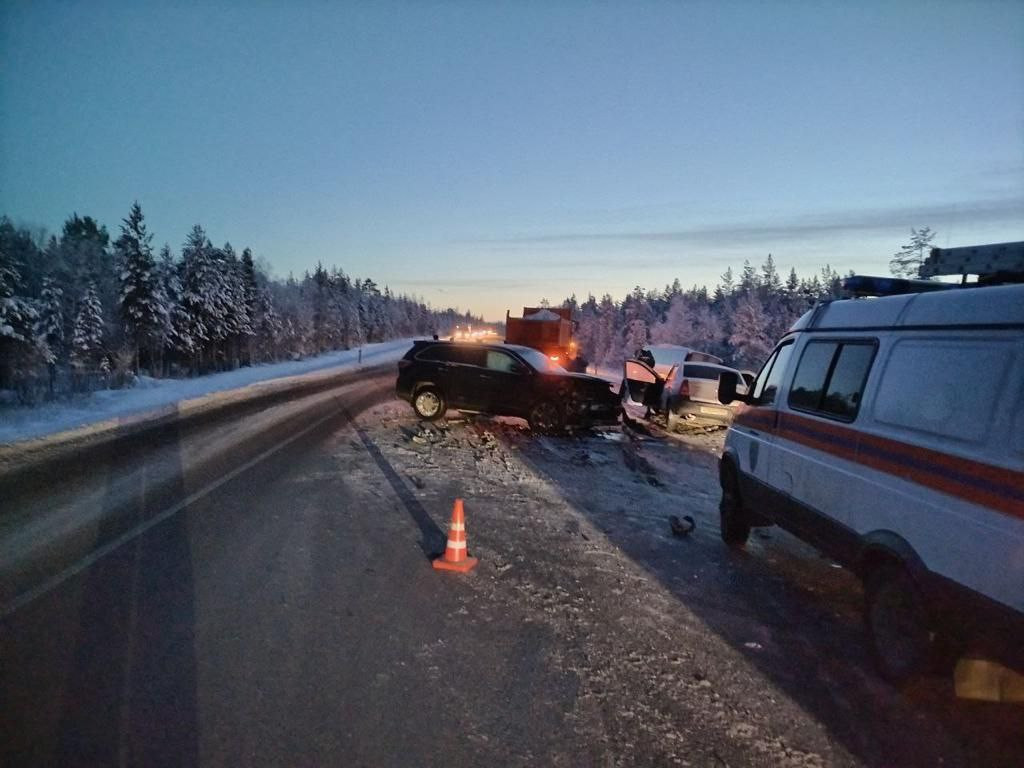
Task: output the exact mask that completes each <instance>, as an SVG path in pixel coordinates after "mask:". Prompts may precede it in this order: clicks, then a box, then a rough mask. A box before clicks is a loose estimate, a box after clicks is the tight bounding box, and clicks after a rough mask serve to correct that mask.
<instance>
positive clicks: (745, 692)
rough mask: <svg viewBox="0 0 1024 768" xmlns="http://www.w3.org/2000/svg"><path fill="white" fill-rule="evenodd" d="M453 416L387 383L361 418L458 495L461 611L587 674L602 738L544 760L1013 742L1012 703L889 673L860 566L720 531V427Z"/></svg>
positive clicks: (718, 756) (426, 496)
mask: <svg viewBox="0 0 1024 768" xmlns="http://www.w3.org/2000/svg"><path fill="white" fill-rule="evenodd" d="M449 417H450V419H449V420H448V421H442V422H439V423H437V424H433V425H428V424H425V423H421V422H418V421H417V420H416V419H415V418H414V416H413V414H412V412H411V409H410V408H409V407H408V405H406V404H402V403H398V402H392V403H388V404H386V405H382V406H378V407H376V408H374V409H372V410H370V411H368V412H366V413H365V414H363V415H362V416H361V417H360V419H359V421H360V423H361V424H362V425H363V429H364V431H365V432H366V437H367V438H368V440H369V441H370V442H372V443H373V444H375V445H376V446H378V447H379V450H380V452H381V454H382V456H383V458H384V459H386V460H387V462H388V463H389V464H390V466H391V468H392V469H393V471H394V475H395V477H394V480H393V485H394V484H401V485H402V488H401V491H402V492H401V493H400V494H399V495H400V497H406V496H408V497H410V498H412V499H414V500H415V502H414V506H415V505H421V507H420V509H426V510H431V512H432V517H433V518H434V519H435V520H436V521H437V523H438V526H439V527H443V526H444V525H445V523H446V521H447V517H446V516H447V514H448V511H449V510H450V508H451V504H452V499H454V498H455V497H461V498H463V499H464V501H465V509H466V519H467V522H466V529H467V533H468V537H469V550H470V553H471V554H472V555H474V556H476V557H479V558H480V565H479V567H478V568H477V570H476V572H475V573H473V574H471V575H470V576H469V577H467V578H465V579H463V580H462V581H461V582H460V585H461V587H462V588H464V589H465V590H466V591H467V592H469V593H472V594H473V595H474V599H472V600H470V601H469V602H470V606H469V607H468V608H466V609H465V610H464V613H465V615H463V616H460V617H459V621H460V622H465V623H467V624H468V625H470V626H471V625H472V624H473V623H474V622H479V623H482V624H483V625H487V624H489V623H494V622H496V621H497V620H498V617H499V616H507V615H509V614H514V615H515V616H516V617H517V620H518V621H520V622H521V623H522V625H523V626H524V628H529V631H534V630H537V629H542V630H543V631H544V632H550V633H551V636H553V637H554V638H555V642H554V644H553V645H552V646H551V647H550V648H549V649H548V651H547V653H548V658H549V659H550V663H552V664H554V665H556V667H557V668H558V669H560V670H562V671H563V672H564V673H565V674H568V675H571V676H572V677H573V678H574V679H575V683H576V686H577V687H576V695H575V698H576V703H575V707H574V708H573V709H572V711H569V712H567V713H566V718H567V723H568V724H569V725H570V727H571V728H572V730H573V731H574V734H573V737H574V738H576V739H578V740H579V741H580V742H581V743H585V744H588V745H590V748H591V749H592V754H589V755H587V754H580V755H577V756H576V758H574V759H571V760H567V759H565V756H559V755H549V756H547V757H548V758H549V759H548V760H547V763H548V764H552V765H556V764H567V765H569V764H594V765H772V766H793V767H794V768H796V767H797V766H801V767H803V768H808V767H812V766H824V765H837V766H840V765H841V766H851V767H852V766H868V765H939V764H945V765H948V766H952V765H964V766H968V765H982V764H984V765H1002V764H1004V763H1005V756H1008V755H1011V754H1016V753H1015V752H1013V750H1012V749H1010V747H1009V745H1011V744H1015V743H1017V742H1016V739H1017V738H1018V735H1017V734H1018V728H1019V724H1018V723H1019V721H1018V719H1017V718H1016V717H1014V715H1015V714H1016V713H1015V712H1014V711H1012V710H1009V709H1007V710H1000V711H994V710H993V709H984V710H982V709H981V708H978V707H975V706H973V703H971V702H962V701H958V700H956V699H955V698H953V697H952V692H951V690H949V689H950V686H951V681H950V680H946V679H937V678H936V679H929V680H925V681H922V683H921V684H920V685H918V686H917V687H915V688H913V689H911V690H908V691H905V692H900V691H897V690H895V689H894V688H891V687H889V686H888V685H886V684H885V683H884V682H883V681H882V680H881V679H880V678H879V677H878V676H877V674H876V673H875V672H874V669H873V668H872V666H871V663H870V659H869V658H868V655H867V653H866V650H865V645H864V643H863V630H862V624H861V617H860V606H861V590H860V586H859V583H858V582H857V580H856V578H855V577H854V576H853V575H852V574H851V573H850V572H848V571H846V570H844V569H841V568H838V567H837V566H835V564H834V563H832V562H831V561H830V560H829V559H827V558H825V557H822V556H821V555H819V554H818V553H817V552H816V551H815V550H813V549H812V548H811V547H809V546H807V545H805V544H803V543H802V542H800V541H798V540H797V539H795V538H793V537H792V536H790V535H788V534H786V533H785V532H783V531H780V530H779V529H774V528H772V529H758V531H757V532H756V533H755V535H754V536H753V537H752V539H751V542H750V544H749V545H748V547H747V548H746V550H745V551H743V552H733V551H732V550H730V549H729V548H728V547H726V546H724V545H723V544H722V542H721V541H720V539H719V535H718V514H717V504H718V499H719V495H720V491H719V488H718V475H717V457H718V455H720V453H721V450H722V442H723V438H724V432H722V431H718V432H703V431H697V432H693V433H689V434H670V433H667V432H666V431H665V430H663V429H661V428H660V427H659V426H658V425H656V424H642V425H638V428H637V429H635V430H634V429H630V428H628V427H626V428H602V429H596V430H593V431H591V432H588V433H581V434H578V435H575V436H572V437H537V436H535V435H533V434H532V433H531V432H530V431H529V430H528V429H527V428H526V427H525V425H524V424H523V423H521V422H519V421H518V420H515V419H505V418H488V417H484V416H477V417H474V416H466V415H460V414H457V413H456V412H451V413H450V414H449ZM375 479H376V478H375V476H374V471H373V468H370V469H368V474H367V476H366V478H365V482H367V483H372V482H374V481H375ZM346 480H347V481H348V482H357V478H354V477H352V476H350V475H347V476H346ZM409 503H410V502H406V505H407V506H408V505H409ZM672 515H674V516H676V517H677V518H679V519H681V520H683V521H687V522H688V523H689V524H690V525H689V527H687V526H685V525H684V526H682V530H681V531H679V530H677V529H676V526H673V525H672V524H670V521H669V517H670V516H672ZM442 546H443V545H442ZM467 624H464V625H463V626H466V625H467ZM526 631H528V630H527V629H524V632H526ZM435 650H437V649H435ZM437 652H441V651H440V650H437ZM472 736H473V735H472V734H471V735H470V738H472ZM1001 756H1002V757H1003V759H1000V757H1001ZM537 762H542V763H543V762H545V761H544V760H543V759H542V760H539V761H537Z"/></svg>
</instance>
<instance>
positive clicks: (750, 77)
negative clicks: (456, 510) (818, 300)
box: [0, 0, 1024, 319]
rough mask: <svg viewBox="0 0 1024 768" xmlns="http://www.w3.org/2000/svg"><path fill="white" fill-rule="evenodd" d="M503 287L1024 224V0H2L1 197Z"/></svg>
mask: <svg viewBox="0 0 1024 768" xmlns="http://www.w3.org/2000/svg"><path fill="white" fill-rule="evenodd" d="M134 200H138V201H139V203H140V204H141V205H142V208H143V211H144V213H145V215H146V219H147V222H148V224H149V229H150V231H151V232H152V233H153V234H154V243H155V244H156V245H160V244H163V243H164V242H168V243H170V244H171V246H172V248H174V249H176V250H177V249H179V248H180V246H181V244H182V243H183V242H184V240H185V236H186V234H187V233H188V231H189V230H190V229H191V227H192V225H193V224H196V223H200V224H202V225H203V227H204V228H205V229H206V231H207V233H208V235H209V237H210V238H211V239H212V240H213V241H214V242H215V243H217V244H221V243H223V242H224V241H230V242H231V243H232V244H233V245H234V246H235V247H236V248H241V247H245V246H249V247H251V248H252V249H253V252H254V253H255V254H256V255H257V257H258V258H262V259H263V260H264V262H265V263H266V264H267V265H268V266H269V267H270V268H271V270H272V272H273V274H274V275H276V276H278V277H284V276H286V275H287V274H288V273H289V272H294V273H295V274H296V275H297V276H299V275H301V274H302V273H303V272H304V271H305V270H306V269H310V268H312V267H313V266H315V264H316V263H317V262H318V261H321V262H323V263H324V264H325V265H337V266H339V267H341V268H343V269H344V270H345V271H346V272H348V273H349V274H351V275H356V276H360V277H365V276H368V277H372V278H373V279H374V280H376V281H377V282H378V283H380V284H382V285H383V284H386V285H388V286H389V287H390V288H391V289H392V290H393V291H396V292H401V293H410V294H415V295H418V296H421V297H422V298H423V299H424V300H426V301H428V302H429V303H430V304H432V305H434V306H437V307H447V306H454V307H458V308H459V309H462V310H466V309H468V310H471V311H473V312H475V313H482V314H484V315H485V316H486V317H487V318H488V319H499V318H504V314H505V310H506V309H511V310H512V311H513V314H516V313H517V312H518V310H519V309H520V308H521V307H522V306H523V305H524V304H525V305H532V304H535V303H537V302H538V301H539V300H540V299H541V298H547V299H549V300H551V301H552V302H560V301H561V300H562V299H563V298H565V297H567V296H569V295H570V294H576V295H577V296H578V297H580V298H581V299H582V298H584V297H586V295H587V294H588V293H593V294H595V295H597V296H600V295H601V294H603V293H605V292H608V293H611V294H612V295H613V296H615V297H621V296H623V295H624V294H625V293H627V292H628V291H630V290H631V289H632V288H633V287H634V286H636V285H641V286H643V287H645V288H661V287H663V286H664V285H666V284H667V283H670V282H671V281H672V280H673V279H674V278H678V279H679V280H680V281H681V282H682V284H683V285H684V287H687V286H690V285H693V284H701V285H708V286H713V285H714V284H715V283H716V282H717V281H718V278H719V276H720V275H721V274H722V273H723V272H724V271H725V269H726V268H728V267H732V269H733V270H734V271H737V270H738V269H739V268H740V266H741V265H742V263H743V261H744V260H745V259H749V260H750V261H751V262H752V263H754V264H755V265H760V264H761V263H762V262H763V261H764V259H765V257H766V256H767V255H768V254H769V253H771V254H772V255H773V258H774V260H775V262H776V264H777V265H778V267H779V268H780V270H782V271H783V272H784V273H785V272H788V271H789V269H790V268H791V267H795V268H796V269H797V271H798V273H800V274H801V275H808V276H809V275H810V274H811V273H813V272H816V271H817V270H818V269H820V267H821V266H823V265H824V264H826V263H827V264H830V265H831V266H832V267H833V268H835V269H838V270H839V271H841V272H846V271H847V270H851V269H852V270H855V271H858V272H866V273H874V274H885V273H886V272H887V266H888V261H889V258H890V256H891V255H892V254H893V252H895V251H896V250H898V248H899V247H900V246H901V245H902V244H904V243H906V242H907V241H908V239H909V233H910V229H911V228H920V227H924V226H929V227H931V228H932V229H933V230H935V231H936V232H937V233H938V234H937V237H936V239H935V241H934V244H935V245H939V246H956V245H975V244H981V243H991V242H1005V241H1010V240H1021V239H1024V2H1020V1H1019V0H1018V1H1016V2H966V1H961V2H940V1H936V0H930V1H929V2H912V1H911V0H902V1H901V2H884V3H872V2H858V3H848V2H835V3H831V2H814V3H811V2H784V1H783V0H780V1H779V2H770V3H761V2H757V3H740V2H675V3H672V2H650V3H643V2H628V3H627V2H621V3H609V2H569V3H562V2H541V1H540V0H536V1H533V0H522V2H512V3H505V2H497V1H495V2H484V1H483V0H480V1H473V2H470V1H469V0H467V1H466V2H430V1H429V0H421V1H419V2H411V1H410V2H402V3H387V2H374V3H352V2H350V3H346V2H309V1H307V0H295V1H294V2H288V3H274V2H269V0H263V1H261V0H248V1H247V2H235V3H230V2H219V3H213V2H204V3H192V2H158V3H148V2H144V1H143V0H137V1H135V2H120V3H110V2H102V1H96V2H67V1H65V2H47V1H46V0H33V1H31V2H22V1H21V0H4V2H3V3H0V214H6V215H8V216H10V217H11V218H12V220H14V221H15V222H16V223H20V224H25V225H29V226H32V227H45V228H47V229H49V230H50V231H56V230H59V229H60V226H61V224H62V222H63V221H64V219H66V218H67V217H68V216H69V215H70V214H71V213H72V212H77V213H79V214H81V215H86V214H87V215H91V216H93V217H95V218H97V219H98V220H100V221H101V222H102V223H104V224H106V226H107V227H108V229H110V230H111V231H112V232H116V230H117V225H118V224H119V222H120V220H121V219H122V218H123V217H125V216H126V215H127V213H128V209H129V207H130V206H131V204H132V202H133V201H134Z"/></svg>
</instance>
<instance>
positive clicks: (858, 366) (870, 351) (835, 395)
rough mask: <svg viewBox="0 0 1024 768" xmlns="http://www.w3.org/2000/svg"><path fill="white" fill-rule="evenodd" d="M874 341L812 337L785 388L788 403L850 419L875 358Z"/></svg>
mask: <svg viewBox="0 0 1024 768" xmlns="http://www.w3.org/2000/svg"><path fill="white" fill-rule="evenodd" d="M876 349H877V344H876V342H874V341H850V342H847V341H812V342H809V343H808V344H807V346H806V347H804V352H803V354H802V355H801V356H800V363H799V365H797V367H796V375H795V376H794V377H793V386H792V387H790V390H789V406H790V408H793V409H794V410H797V411H809V412H811V413H815V414H817V415H819V416H825V417H827V418H830V419H838V420H840V421H853V420H854V419H856V418H857V411H858V410H860V401H861V397H862V396H863V394H864V384H865V383H866V382H867V378H868V371H869V370H870V369H871V362H872V360H874V358H875V350H876Z"/></svg>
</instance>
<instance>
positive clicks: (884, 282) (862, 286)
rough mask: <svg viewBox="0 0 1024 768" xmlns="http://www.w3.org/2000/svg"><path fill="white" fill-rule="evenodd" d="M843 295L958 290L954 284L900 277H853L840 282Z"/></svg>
mask: <svg viewBox="0 0 1024 768" xmlns="http://www.w3.org/2000/svg"><path fill="white" fill-rule="evenodd" d="M842 286H843V293H844V294H845V295H846V296H848V297H850V298H861V297H864V296H901V295H903V294H906V293H927V292H929V291H947V290H949V289H951V288H959V287H960V286H958V285H957V284H956V283H939V282H935V281H934V280H907V279H906V278H902V277H871V276H869V275H853V276H851V277H844V278H843V280H842Z"/></svg>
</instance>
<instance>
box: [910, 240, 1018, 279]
mask: <svg viewBox="0 0 1024 768" xmlns="http://www.w3.org/2000/svg"><path fill="white" fill-rule="evenodd" d="M918 274H919V275H920V276H921V277H938V276H939V275H960V276H962V277H963V278H964V282H965V283H966V279H967V275H977V276H978V283H979V284H986V285H991V284H993V283H1021V282H1024V241H1020V242H1016V243H995V244H994V245H966V246H963V247H960V248H932V251H931V254H929V256H928V258H927V259H925V261H924V263H923V264H922V265H921V269H920V271H919V272H918Z"/></svg>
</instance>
